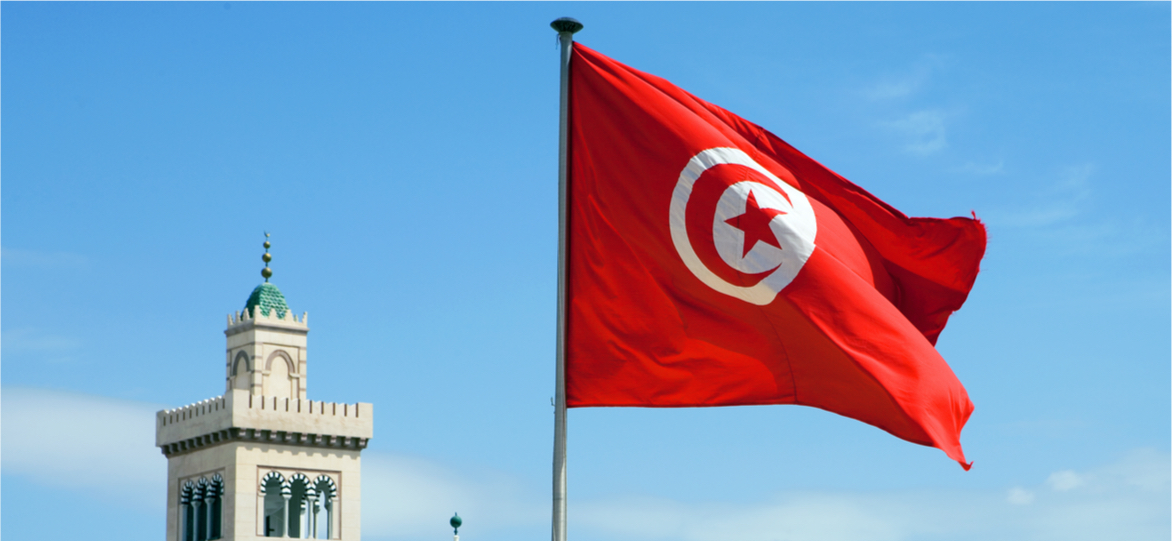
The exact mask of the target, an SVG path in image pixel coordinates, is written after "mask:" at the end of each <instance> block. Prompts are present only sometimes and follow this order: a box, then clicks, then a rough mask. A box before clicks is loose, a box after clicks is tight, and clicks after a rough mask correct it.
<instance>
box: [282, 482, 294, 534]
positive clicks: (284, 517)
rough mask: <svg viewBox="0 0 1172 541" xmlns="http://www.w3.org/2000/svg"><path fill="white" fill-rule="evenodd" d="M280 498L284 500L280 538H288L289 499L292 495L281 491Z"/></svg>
mask: <svg viewBox="0 0 1172 541" xmlns="http://www.w3.org/2000/svg"><path fill="white" fill-rule="evenodd" d="M281 497H282V498H284V499H285V508H284V509H282V510H281V537H289V498H292V497H293V495H292V494H289V493H287V492H285V491H284V490H282V491H281Z"/></svg>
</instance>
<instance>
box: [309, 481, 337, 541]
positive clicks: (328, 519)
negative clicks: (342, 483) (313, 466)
mask: <svg viewBox="0 0 1172 541" xmlns="http://www.w3.org/2000/svg"><path fill="white" fill-rule="evenodd" d="M313 488H314V489H316V491H317V509H315V510H314V514H313V517H314V521H313V524H314V526H315V529H314V530H313V535H311V536H310V537H311V538H313V539H337V534H335V533H334V522H335V520H336V519H335V518H334V516H335V515H334V507H335V504H334V500H335V499H337V497H338V485H336V484H334V480H333V479H330V477H329V476H328V475H319V476H318V477H317V479H314V480H313Z"/></svg>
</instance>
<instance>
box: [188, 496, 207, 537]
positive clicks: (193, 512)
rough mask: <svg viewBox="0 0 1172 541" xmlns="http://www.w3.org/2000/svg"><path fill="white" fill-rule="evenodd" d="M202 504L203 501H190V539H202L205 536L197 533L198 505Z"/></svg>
mask: <svg viewBox="0 0 1172 541" xmlns="http://www.w3.org/2000/svg"><path fill="white" fill-rule="evenodd" d="M201 505H203V501H201V500H198V499H195V500H192V502H191V539H192V540H193V541H204V539H207V537H205V536H202V535H200V534H199V526H200V524H199V507H200V506H201Z"/></svg>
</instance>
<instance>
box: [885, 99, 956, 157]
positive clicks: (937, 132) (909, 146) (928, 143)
mask: <svg viewBox="0 0 1172 541" xmlns="http://www.w3.org/2000/svg"><path fill="white" fill-rule="evenodd" d="M945 118H946V115H945V113H944V112H943V111H939V110H925V111H917V112H914V113H911V114H909V115H907V116H905V117H903V118H900V119H898V120H894V121H891V122H887V123H885V126H887V127H888V128H890V129H892V130H895V131H896V132H899V133H900V134H902V135H903V136H904V137H905V138H906V139H907V141H908V142H907V143H906V144H905V145H904V150H906V151H908V152H911V153H912V154H916V155H920V156H926V155H928V154H932V153H934V152H938V151H940V150H943V149H944V148H945V147H947V146H948V137H947V130H946V129H945V127H944V120H945Z"/></svg>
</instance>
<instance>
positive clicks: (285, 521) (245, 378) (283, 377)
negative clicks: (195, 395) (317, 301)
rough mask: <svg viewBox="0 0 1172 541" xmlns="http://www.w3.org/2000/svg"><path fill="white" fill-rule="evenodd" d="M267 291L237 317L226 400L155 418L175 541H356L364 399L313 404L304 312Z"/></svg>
mask: <svg viewBox="0 0 1172 541" xmlns="http://www.w3.org/2000/svg"><path fill="white" fill-rule="evenodd" d="M268 236H269V235H268V233H265V243H264V247H265V253H264V256H263V258H264V262H265V268H264V270H262V271H261V275H262V276H263V277H264V279H265V281H264V283H262V284H260V285H259V286H257V287H256V289H254V290H252V294H251V295H249V296H248V301H247V302H245V305H244V310H243V311H240V312H236V313H235V314H232V315H229V316H228V328H227V329H226V330H225V331H224V334H225V335H227V338H228V345H227V354H226V363H225V372H226V388H225V390H224V394H223V395H221V396H217V397H215V398H209V399H207V400H203V401H201V402H197V403H195V404H191V405H189V406H184V407H181V408H176V409H171V410H163V411H160V412H158V413H157V414H156V420H155V444H156V445H157V446H158V447H159V448H161V449H162V451H163V455H165V456H166V457H167V541H205V540H211V539H224V540H252V539H257V538H262V537H285V538H300V539H340V540H344V541H358V540H359V539H361V537H362V531H361V524H362V522H361V511H362V509H361V489H362V484H361V471H362V470H361V465H362V462H361V457H360V455H361V453H362V450H363V449H365V448H366V444H367V442H368V441H369V440H370V438H371V436H372V435H373V431H374V407H373V406H372V405H371V404H367V403H353V404H347V403H334V402H320V401H313V400H308V397H307V395H306V388H307V382H308V375H309V372H308V356H307V354H306V337H307V335H308V334H309V326H308V323H307V320H308V318H307V314H302V315H301V317H300V318H299V317H297V316H295V315H294V314H293V313H292V312H291V311H290V310H289V306H288V305H287V304H286V302H285V296H284V295H282V294H281V290H279V289H277V286H275V285H273V284H271V283H269V278H270V277H272V274H273V273H272V270H271V269H270V268H269V261H271V260H272V256H271V255H270V254H269V252H268V250H269V248H270V247H271V244H270V243H269V240H268Z"/></svg>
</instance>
